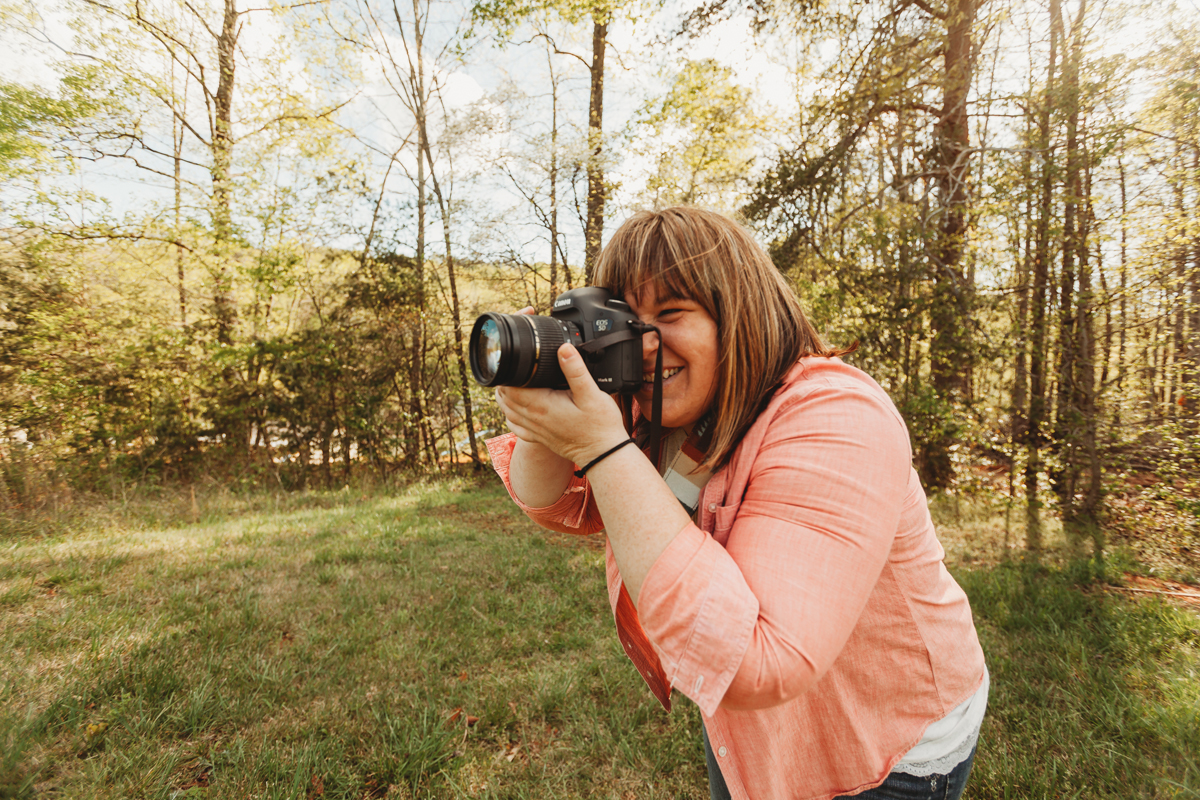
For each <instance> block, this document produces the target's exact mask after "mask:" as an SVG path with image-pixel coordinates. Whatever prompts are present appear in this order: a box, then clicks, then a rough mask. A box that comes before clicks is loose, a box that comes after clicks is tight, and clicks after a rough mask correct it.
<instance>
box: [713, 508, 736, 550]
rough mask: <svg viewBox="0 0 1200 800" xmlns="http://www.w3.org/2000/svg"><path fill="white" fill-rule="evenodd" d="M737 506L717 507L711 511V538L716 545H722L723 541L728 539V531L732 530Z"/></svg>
mask: <svg viewBox="0 0 1200 800" xmlns="http://www.w3.org/2000/svg"><path fill="white" fill-rule="evenodd" d="M739 505H740V504H739ZM737 512H738V506H737V505H731V506H717V508H716V510H715V511H713V534H712V535H713V538H714V539H716V540H717V543H718V544H721V545H724V544H725V540H726V539H728V538H729V531H730V529H731V528H733V521H734V519H736V518H737Z"/></svg>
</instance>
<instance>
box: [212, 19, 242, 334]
mask: <svg viewBox="0 0 1200 800" xmlns="http://www.w3.org/2000/svg"><path fill="white" fill-rule="evenodd" d="M234 3H235V0H225V2H224V12H225V13H224V17H223V19H222V23H221V34H220V36H218V37H217V64H218V68H219V72H218V81H217V93H216V95H215V97H214V108H213V110H214V125H213V135H212V221H213V236H214V238H215V239H216V242H217V259H216V260H217V264H216V274H215V276H214V278H215V283H216V285H215V286H214V287H213V311H214V316H215V318H216V320H215V321H216V329H217V341H218V342H220V343H221V344H225V345H228V344H232V343H233V328H234V325H235V324H236V322H237V309H236V307H235V305H234V301H233V297H232V291H233V287H232V285H231V281H230V275H229V267H228V264H227V262H226V259H228V258H229V253H228V252H227V248H228V247H229V245H230V244H231V242H232V239H233V215H232V211H231V209H230V194H231V189H232V186H231V183H232V170H233V144H234V141H233V86H234V68H235V66H236V61H235V55H236V51H237V40H238V33H239V28H238V12H237V8H236V7H235V5H234Z"/></svg>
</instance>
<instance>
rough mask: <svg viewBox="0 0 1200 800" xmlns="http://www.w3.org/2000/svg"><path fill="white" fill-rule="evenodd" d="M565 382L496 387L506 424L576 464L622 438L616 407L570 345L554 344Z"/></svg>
mask: <svg viewBox="0 0 1200 800" xmlns="http://www.w3.org/2000/svg"><path fill="white" fill-rule="evenodd" d="M558 364H559V366H560V367H561V368H562V371H563V375H565V376H566V378H567V384H568V386H569V387H570V388H568V389H566V390H556V389H521V388H518V387H515V386H503V387H500V388H498V389H496V401H497V403H499V405H500V410H501V411H502V412H503V413H504V417H505V420H506V421H507V422H508V428H509V430H511V431H512V432H513V433H515V434H517V438H519V439H521V440H522V441H526V442H531V443H534V444H540V445H542V446H544V447H546V448H548V449H550V450H552V451H553V452H555V453H557V454H558V455H560V456H562V457H563V458H567V459H570V460H571V461H573V462H575V463H576V464H586V463H588V462H589V461H591V460H592V459H593V458H595V457H596V456H598V455H600V454H601V453H603V452H604V451H605V450H608V449H609V448H610V447H613V446H614V445H616V444H618V443H619V442H621V441H622V440H624V439H626V438H628V434H627V433H626V432H625V425H624V423H623V422H622V420H621V409H620V407H619V406H618V405H617V404H616V403H615V402H613V398H612V396H611V395H609V394H607V393H606V392H604V391H602V390H601V389H600V387H598V386H597V385H596V381H595V380H593V379H592V376H591V373H589V372H588V369H587V364H586V363H585V362H584V360H583V356H581V355H580V354H579V351H578V350H576V349H575V348H574V346H572V345H569V344H564V345H563V346H562V347H560V348H559V349H558Z"/></svg>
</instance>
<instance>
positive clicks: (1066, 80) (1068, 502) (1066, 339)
mask: <svg viewBox="0 0 1200 800" xmlns="http://www.w3.org/2000/svg"><path fill="white" fill-rule="evenodd" d="M1086 9H1087V0H1080V3H1079V14H1078V16H1077V17H1076V19H1075V21H1074V23H1073V24H1072V25H1071V49H1070V52H1069V54H1068V55H1067V57H1066V58H1064V59H1063V85H1062V93H1061V95H1060V97H1059V105H1060V106H1061V107H1064V108H1065V110H1066V112H1067V153H1066V158H1067V175H1066V194H1065V197H1064V199H1063V243H1062V273H1061V282H1060V284H1059V302H1058V354H1059V360H1058V402H1057V407H1056V414H1055V425H1054V441H1055V444H1056V446H1057V447H1058V448H1060V452H1061V460H1060V466H1059V469H1057V470H1055V471H1053V472H1052V473H1051V476H1050V486H1051V488H1052V489H1053V490H1054V493H1055V494H1056V495H1058V500H1059V503H1060V504H1061V507H1062V514H1063V519H1064V520H1071V519H1072V518H1073V517H1074V515H1075V490H1076V486H1075V484H1076V482H1077V480H1078V475H1079V466H1080V465H1079V458H1080V454H1079V446H1080V435H1081V431H1082V426H1083V420H1082V419H1081V415H1082V409H1081V408H1080V406H1081V401H1082V398H1083V394H1084V390H1083V388H1082V387H1081V386H1080V385H1079V383H1080V382H1079V376H1078V375H1077V372H1078V369H1079V358H1080V354H1079V345H1080V342H1081V340H1082V338H1083V335H1082V334H1081V333H1080V331H1079V330H1078V325H1079V322H1078V320H1077V319H1076V311H1077V308H1076V298H1075V280H1076V273H1075V268H1076V263H1077V260H1079V259H1082V257H1083V256H1084V254H1085V253H1086V244H1085V243H1084V237H1083V235H1082V227H1083V226H1082V224H1081V222H1080V219H1079V216H1080V214H1079V203H1080V199H1081V196H1082V190H1081V186H1080V180H1081V175H1082V171H1083V163H1082V158H1081V156H1080V147H1079V111H1080V96H1079V69H1080V61H1081V59H1082V55H1083V19H1084V14H1085V13H1086ZM1054 10H1055V12H1056V13H1057V14H1058V18H1057V22H1056V24H1057V26H1058V29H1059V30H1060V31H1062V30H1063V28H1064V25H1063V19H1062V7H1061V6H1058V5H1057V4H1055V6H1054ZM1080 270H1081V271H1082V266H1081V267H1080Z"/></svg>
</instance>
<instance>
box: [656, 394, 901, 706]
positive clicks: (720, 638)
mask: <svg viewBox="0 0 1200 800" xmlns="http://www.w3.org/2000/svg"><path fill="white" fill-rule="evenodd" d="M752 459H753V460H752V463H751V464H750V465H749V478H748V481H747V483H746V488H745V492H744V494H743V496H742V498H741V501H740V506H739V507H738V509H737V514H736V518H735V519H734V520H733V523H732V527H731V528H730V530H729V535H728V538H727V539H726V540H725V544H724V546H722V545H721V544H720V543H718V542H717V541H716V540H715V539H714V538H713V537H712V536H710V535H708V534H707V533H704V532H703V531H701V530H700V529H699V528H696V527H695V526H689V527H688V528H685V529H684V531H683V532H682V533H680V535H679V536H677V537H676V538H675V540H674V541H673V542H672V543H671V545H670V546H669V547H668V548H667V550H666V551H664V552H663V554H662V555H661V556H660V557H659V558H658V559H657V560H656V562H655V564H654V566H653V567H652V568H651V570H650V572H649V574H648V575H647V577H646V580H645V581H644V582H643V584H642V588H641V592H640V595H639V599H638V612H639V615H640V617H641V620H642V624H643V626H644V627H645V630H646V633H647V635H648V636H649V638H650V640H651V641H653V642H654V644H655V646H656V648H658V650H659V652H660V656H661V657H662V661H663V664H664V666H665V667H666V670H667V674H668V677H669V678H670V680H671V683H672V685H673V686H674V687H675V688H676V689H678V690H679V691H681V692H682V693H683V694H685V695H687V696H688V697H690V698H691V699H692V700H693V701H695V702H696V704H697V705H698V706H699V707H700V709H701V710H702V711H703V712H704V714H705V715H707V716H711V715H712V714H713V713H714V712H715V711H716V708H717V707H718V705H720V706H721V707H723V708H727V709H734V710H736V709H753V708H767V707H771V706H775V705H779V704H782V703H785V702H787V701H789V700H791V699H793V698H795V697H797V696H799V695H800V694H803V693H804V692H806V691H808V690H809V689H811V688H812V687H813V686H814V685H815V684H816V683H817V682H818V681H819V680H820V679H821V677H822V676H823V675H824V674H825V672H826V671H827V670H828V669H829V667H830V666H831V665H832V664H833V662H834V660H835V659H836V658H837V657H838V654H839V653H840V652H841V651H842V648H843V646H844V645H845V643H846V641H847V639H848V638H849V637H850V634H851V632H852V631H853V629H854V627H855V625H856V624H857V622H858V619H859V617H860V615H861V614H862V612H863V609H864V607H865V606H866V603H867V600H868V598H869V597H870V595H871V592H872V591H873V590H874V587H875V584H876V582H877V581H878V579H879V576H880V573H881V571H882V569H883V567H884V564H885V562H886V560H887V557H888V553H889V551H890V550H891V547H892V541H893V538H894V536H895V532H896V529H897V526H898V522H899V517H900V513H901V509H902V507H903V502H904V497H905V492H906V489H907V485H908V477H909V472H910V468H911V453H910V448H909V443H908V434H907V432H906V430H905V429H904V425H903V422H902V421H901V419H900V418H899V416H898V415H897V414H896V411H895V409H894V407H892V406H891V403H890V401H889V400H888V399H887V397H886V395H885V394H884V393H883V392H882V390H879V389H878V387H870V388H868V387H865V386H864V387H859V386H855V385H853V384H850V383H849V382H844V381H836V382H826V381H820V382H817V385H815V386H811V387H809V388H808V389H807V391H805V392H804V393H802V394H800V395H799V396H796V397H794V398H791V397H789V398H788V399H787V400H785V401H784V403H783V404H781V405H780V407H779V408H778V409H777V410H776V411H775V414H774V416H773V417H772V418H771V420H770V423H769V425H768V427H767V429H766V432H765V434H764V435H763V438H762V441H761V443H760V444H759V446H758V447H757V450H756V452H755V453H754V454H753V456H752ZM742 468H743V467H741V466H739V467H738V469H739V470H740V469H742ZM720 517H721V515H720V514H719V513H718V515H717V518H718V525H719V520H720Z"/></svg>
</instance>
